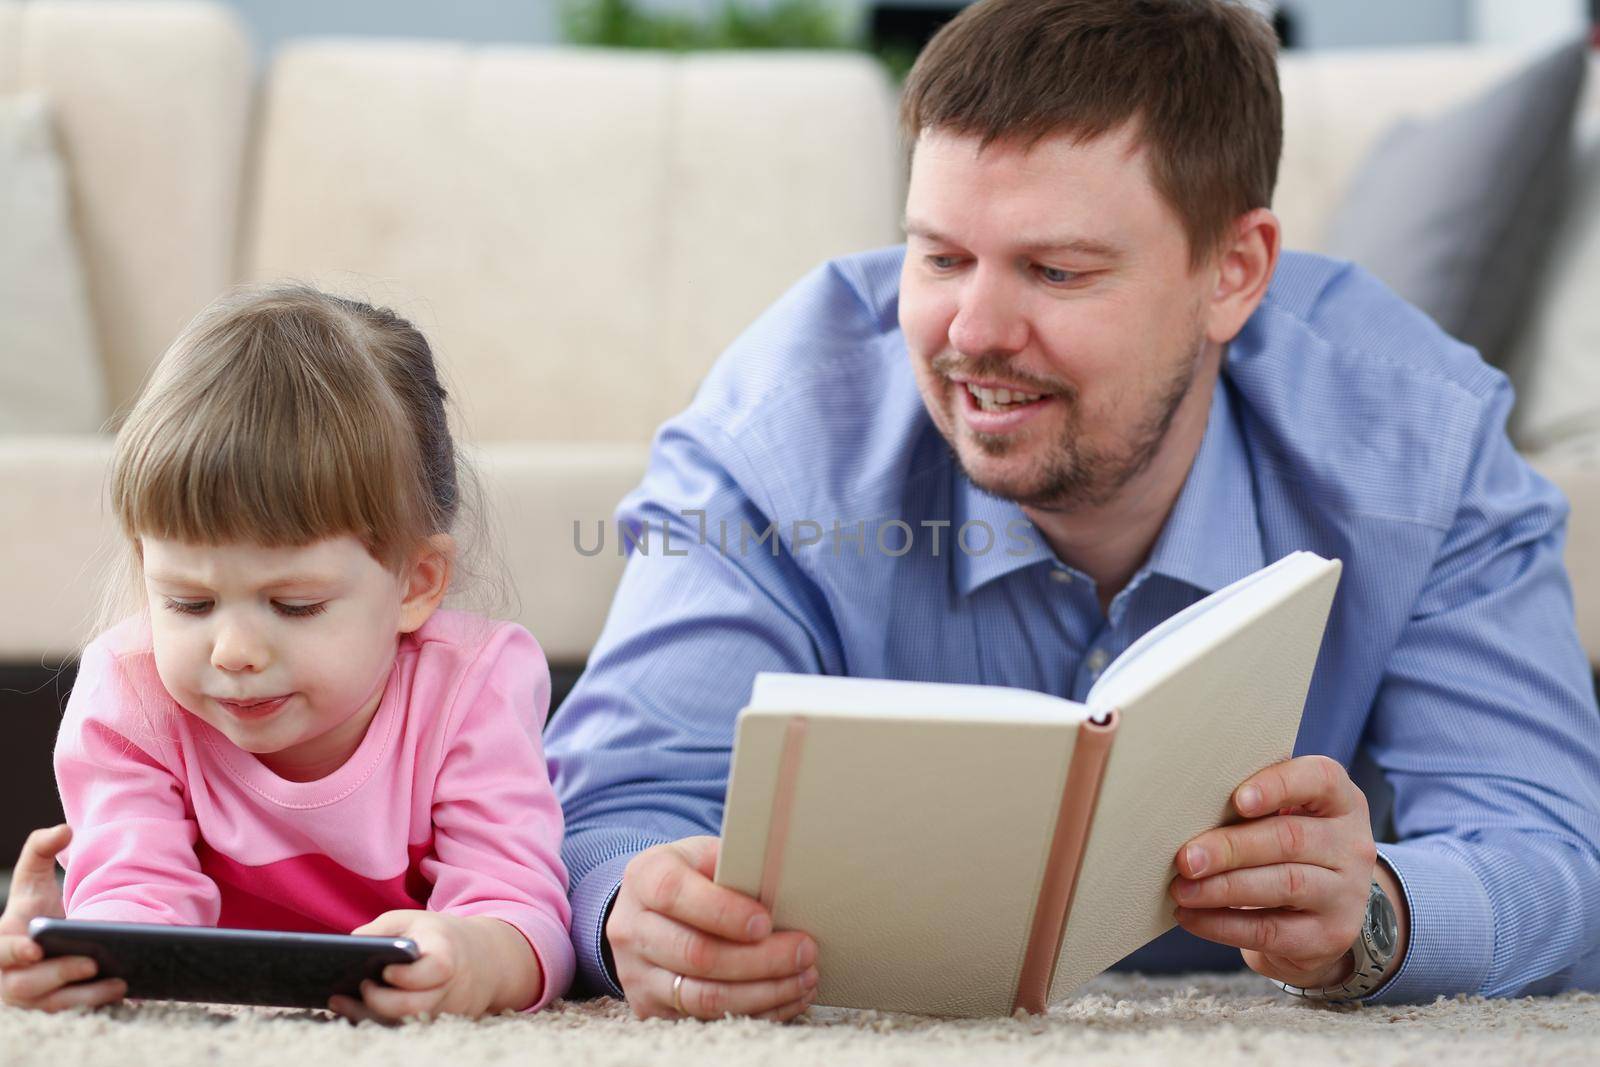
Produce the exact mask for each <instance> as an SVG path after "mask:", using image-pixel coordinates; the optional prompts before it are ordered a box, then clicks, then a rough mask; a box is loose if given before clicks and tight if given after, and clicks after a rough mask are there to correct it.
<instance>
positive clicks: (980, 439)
mask: <svg viewBox="0 0 1600 1067" xmlns="http://www.w3.org/2000/svg"><path fill="white" fill-rule="evenodd" d="M906 232H907V241H908V247H907V253H906V259H905V267H904V269H903V271H902V274H901V281H900V326H901V329H902V330H903V332H904V334H905V338H906V344H907V347H908V348H909V349H910V353H911V361H912V366H913V368H914V369H915V372H916V376H917V384H918V388H919V389H920V390H921V392H922V398H923V401H924V403H926V404H927V407H928V412H929V414H930V415H931V416H932V417H933V421H934V423H935V425H937V426H938V428H939V431H940V432H941V433H942V434H943V435H944V437H945V439H946V440H948V441H949V442H950V445H951V447H952V448H953V449H954V451H955V454H956V458H957V459H958V460H959V462H960V463H961V465H962V467H963V469H965V471H966V473H967V475H968V477H969V478H971V480H972V481H973V483H974V484H976V485H977V486H978V487H979V488H981V489H984V490H986V491H988V492H990V493H993V494H995V495H997V496H1001V497H1006V498H1008V499H1012V500H1016V501H1017V502H1019V503H1021V504H1024V505H1028V506H1033V507H1038V508H1045V509H1061V510H1071V509H1074V508H1078V507H1083V506H1098V505H1101V504H1105V503H1107V502H1108V501H1111V500H1113V499H1115V498H1116V496H1117V494H1118V492H1119V491H1120V490H1121V489H1122V488H1123V487H1124V486H1126V485H1127V484H1128V483H1129V482H1130V481H1131V480H1133V479H1134V478H1135V477H1136V476H1137V475H1138V474H1139V472H1140V471H1142V470H1143V469H1145V467H1146V466H1147V465H1148V464H1149V462H1150V460H1151V459H1152V457H1154V455H1155V454H1156V452H1157V451H1158V450H1159V447H1160V445H1161V442H1162V440H1163V438H1164V436H1165V434H1166V431H1167V428H1168V426H1169V425H1170V423H1171V420H1172V417H1173V414H1174V413H1175V412H1176V410H1177V408H1178V405H1179V403H1180V402H1181V401H1182V400H1183V398H1184V396H1185V395H1187V393H1188V391H1189V389H1190V386H1191V384H1192V383H1193V382H1194V380H1195V370H1196V366H1197V364H1198V361H1199V358H1200V355H1201V353H1202V350H1203V348H1204V345H1205V340H1206V338H1205V322H1204V318H1203V313H1204V308H1205V306H1206V294H1207V291H1208V288H1209V286H1210V285H1211V284H1213V283H1212V281H1211V280H1210V272H1208V271H1197V272H1191V271H1190V269H1189V245H1188V241H1187V238H1186V236H1185V233H1184V230H1183V227H1182V224H1181V223H1180V221H1179V219H1178V216H1177V215H1176V213H1175V212H1174V211H1173V210H1172V208H1171V207H1169V206H1168V205H1167V204H1166V202H1165V201H1163V200H1162V199H1161V198H1160V196H1159V195H1158V194H1157V192H1156V190H1155V187H1154V186H1153V185H1152V184H1151V181H1150V175H1149V172H1148V167H1147V164H1146V160H1145V153H1144V151H1143V150H1142V149H1141V148H1139V147H1138V146H1137V144H1136V142H1135V140H1134V139H1133V137H1132V134H1131V129H1130V128H1129V127H1124V128H1123V129H1121V130H1118V131H1113V132H1111V133H1108V134H1106V135H1104V136H1101V137H1099V138H1097V139H1095V140H1093V141H1089V142H1086V143H1084V144H1074V143H1073V142H1072V141H1071V140H1070V139H1069V138H1067V137H1065V136H1060V135H1055V136H1051V137H1048V138H1046V139H1044V140H1042V141H1039V142H1038V143H1037V144H1035V145H1033V146H1032V147H1031V148H1028V149H1024V148H1022V147H1020V146H1018V145H1016V144H1012V143H1006V142H996V143H993V144H991V145H989V146H988V147H987V148H985V149H984V150H983V151H982V152H981V153H980V152H979V151H978V139H977V138H976V137H969V136H963V135H958V134H954V133H941V132H938V131H927V132H924V134H923V136H922V137H921V138H919V140H918V142H917V146H916V152H915V155H914V158H913V163H912V170H911V185H910V190H909V193H908V194H907V197H906Z"/></svg>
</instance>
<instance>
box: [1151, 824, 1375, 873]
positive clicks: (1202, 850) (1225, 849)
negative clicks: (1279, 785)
mask: <svg viewBox="0 0 1600 1067" xmlns="http://www.w3.org/2000/svg"><path fill="white" fill-rule="evenodd" d="M1339 826H1340V824H1339V823H1338V822H1336V821H1335V820H1333V819H1320V818H1317V817H1316V816H1312V815H1269V816H1267V817H1266V818H1264V819H1253V820H1251V821H1250V822H1246V823H1238V824H1236V825H1234V826H1224V827H1220V828H1219V829H1216V830H1207V831H1206V832H1205V833H1203V834H1201V835H1200V836H1199V837H1196V838H1194V839H1193V840H1192V841H1190V842H1189V843H1188V844H1187V845H1185V846H1184V847H1183V848H1181V849H1179V850H1178V857H1177V860H1176V864H1177V867H1178V873H1179V874H1181V875H1183V876H1184V877H1185V878H1191V879H1198V878H1202V877H1205V876H1207V875H1215V874H1220V873H1221V872H1223V871H1231V870H1237V869H1239V868H1241V867H1263V866H1266V865H1268V864H1273V863H1310V864H1315V865H1316V866H1318V867H1325V868H1327V869H1329V870H1338V869H1339V861H1340V860H1342V859H1344V858H1345V853H1346V851H1347V850H1345V849H1340V848H1338V847H1337V841H1336V839H1335V834H1336V833H1337V831H1338V829H1339Z"/></svg>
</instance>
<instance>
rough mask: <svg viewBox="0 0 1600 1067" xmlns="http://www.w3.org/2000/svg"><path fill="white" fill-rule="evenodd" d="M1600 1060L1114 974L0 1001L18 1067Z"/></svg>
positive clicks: (1588, 1014) (1519, 1021) (1437, 1065)
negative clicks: (923, 1007)
mask: <svg viewBox="0 0 1600 1067" xmlns="http://www.w3.org/2000/svg"><path fill="white" fill-rule="evenodd" d="M1585 1062H1587V1063H1600V996H1596V995H1595V994H1590V993H1575V994H1567V995H1564V996H1560V997H1553V998H1526V999H1522V1000H1499V1001H1489V1000H1482V999H1476V998H1466V997H1459V998H1456V999H1453V1000H1445V999H1442V998H1441V999H1439V1000H1437V1001H1435V1002H1434V1003H1432V1004H1427V1005H1419V1006H1414V1007H1398V1008H1340V1009H1330V1008H1325V1007H1319V1006H1314V1005H1309V1004H1305V1003H1301V1002H1298V1001H1292V1000H1289V999H1288V998H1286V997H1284V996H1283V995H1281V994H1279V993H1278V992H1277V991H1276V990H1275V989H1273V988H1272V987H1270V986H1268V985H1267V984H1266V983H1265V982H1264V981H1263V980H1261V979H1260V978H1257V977H1255V976H1253V975H1249V974H1239V975H1191V976H1187V977H1181V978H1140V977H1137V976H1121V975H1108V976H1104V977H1102V978H1100V979H1097V980H1096V981H1095V982H1093V983H1091V984H1090V985H1089V986H1088V987H1087V988H1086V990H1085V991H1084V993H1083V994H1082V995H1080V996H1079V997H1077V998H1075V999H1073V1000H1071V1001H1068V1002H1066V1003H1064V1004H1061V1005H1059V1006H1057V1007H1056V1008H1054V1009H1052V1010H1051V1011H1050V1012H1049V1013H1048V1014H1047V1015H1044V1016H1039V1017H1034V1018H1027V1019H1024V1018H1015V1019H994V1020H983V1021H940V1020H936V1019H927V1018H918V1017H912V1016H904V1015H888V1014H880V1013H877V1012H860V1011H843V1010H831V1009H824V1008H813V1009H812V1010H811V1012H810V1013H809V1014H808V1015H806V1016H803V1017H802V1018H801V1019H800V1020H799V1021H797V1022H796V1023H794V1024H792V1025H789V1026H776V1025H771V1024H767V1023H756V1022H750V1021H748V1020H734V1019H727V1020H723V1021H721V1022H713V1023H701V1022H692V1021H691V1022H666V1021H662V1020H652V1021H649V1022H640V1021H638V1020H636V1019H634V1018H632V1016H631V1015H630V1014H629V1013H628V1010H627V1008H626V1006H625V1005H623V1004H620V1003H618V1002H617V1001H614V1000H595V1001H576V1002H571V1003H558V1004H557V1005H556V1006H555V1007H553V1008H552V1009H550V1010H548V1011H545V1012H542V1013H540V1014H538V1015H535V1016H530V1017H520V1016H500V1017H496V1018H492V1019H485V1020H481V1021H478V1022H466V1021H464V1020H460V1019H442V1020H438V1021H432V1022H419V1023H408V1024H407V1025H405V1026H402V1027H398V1028H393V1029H389V1028H383V1027H379V1026H375V1025H373V1024H371V1023H363V1024H362V1025H360V1026H351V1025H349V1024H348V1023H345V1022H343V1021H342V1020H338V1019H335V1018H333V1017H332V1016H328V1015H325V1014H322V1013H318V1012H282V1011H267V1010H261V1009H250V1008H219V1007H210V1006H199V1005H169V1004H153V1003H151V1004H127V1005H121V1006H119V1007H116V1008H112V1009H109V1010H105V1011H101V1012H96V1013H93V1014H67V1015H57V1016H49V1015H40V1014H35V1013H31V1012H23V1011H18V1010H15V1009H10V1008H0V1064H4V1065H5V1067H13V1065H14V1067H27V1065H33V1064H38V1065H41V1067H92V1065H95V1064H102V1063H104V1064H117V1065H119V1067H122V1065H126V1067H187V1065H189V1064H206V1065H216V1064H222V1065H228V1067H232V1065H235V1064H238V1065H244V1067H251V1065H260V1067H311V1065H319V1064H338V1065H340V1067H366V1065H371V1067H411V1065H413V1064H417V1065H420V1064H435V1063H437V1064H450V1065H459V1064H475V1063H493V1064H508V1065H510V1064H523V1063H527V1064H540V1065H550V1067H567V1065H571V1067H612V1065H615V1067H624V1065H629V1067H632V1065H643V1064H674V1065H683V1067H688V1065H694V1067H701V1065H705V1067H718V1065H725V1064H741V1065H742V1064H762V1065H767V1064H775V1065H790V1064H794V1065H800V1064H807V1065H809V1064H818V1065H823V1064H825V1065H829V1067H832V1065H835V1064H841V1065H843V1064H871V1065H874V1067H891V1065H899V1064H935V1065H939V1064H952V1065H954V1064H962V1065H965V1064H973V1063H981V1064H1043V1063H1061V1064H1071V1065H1073V1067H1089V1065H1099V1064H1152V1065H1155V1064H1160V1065H1166V1064H1174V1063H1178V1064H1182V1063H1198V1064H1209V1063H1219V1064H1273V1065H1283V1064H1289V1065H1292V1067H1314V1065H1318V1064H1329V1065H1338V1067H1352V1065H1361V1067H1372V1065H1381V1064H1422V1065H1427V1067H1446V1065H1448V1067H1456V1065H1469V1064H1515V1065H1516V1067H1531V1065H1533V1064H1543V1063H1552V1064H1576V1063H1585Z"/></svg>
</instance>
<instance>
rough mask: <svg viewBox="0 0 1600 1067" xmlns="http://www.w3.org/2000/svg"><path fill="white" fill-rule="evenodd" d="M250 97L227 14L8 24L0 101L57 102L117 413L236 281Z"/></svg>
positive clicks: (243, 55)
mask: <svg viewBox="0 0 1600 1067" xmlns="http://www.w3.org/2000/svg"><path fill="white" fill-rule="evenodd" d="M7 6H11V5H7ZM251 82H252V70H251V59H250V46H249V43H248V41H247V40H246V38H245V36H244V33H243V31H242V29H241V28H240V25H239V22H238V20H237V18H236V17H235V16H233V15H232V14H231V12H230V10H229V7H228V6H227V5H223V4H217V3H202V2H195V0H100V2H91V0H81V2H79V0H75V2H71V3H45V2H38V0H30V2H29V3H25V4H21V5H15V6H14V9H13V10H12V11H9V12H3V13H0V85H3V86H4V87H5V88H4V89H3V90H0V91H6V92H11V91H32V92H39V93H43V94H44V96H45V98H46V99H48V100H49V101H50V110H51V115H52V119H53V121H54V124H55V131H56V134H57V136H58V139H59V144H60V145H61V153H62V159H63V160H64V161H65V163H66V167H67V172H68V184H69V185H70V187H71V189H72V198H73V211H74V223H75V225H76V231H77V234H78V242H79V246H80V248H81V249H82V251H83V269H84V275H85V278H86V279H87V283H88V294H89V302H90V307H91V309H92V314H93V321H94V325H95V330H96V339H97V342H98V344H99V348H100V352H101V354H102V356H103V357H104V365H105V375H106V384H107V387H108V392H109V400H110V404H111V406H112V408H113V410H116V409H117V408H120V407H121V406H122V405H124V404H127V403H128V402H129V401H131V400H132V399H133V397H134V395H135V394H136V393H137V392H138V389H139V386H140V384H141V383H142V382H143V381H144V378H145V375H146V374H147V373H148V372H149V370H150V366H151V364H153V363H154V362H155V360H156V358H157V357H159V356H160V355H161V353H162V351H163V350H164V349H165V348H166V346H167V344H168V343H169V342H171V340H172V338H173V337H174V335H176V334H177V332H178V331H179V330H180V329H181V328H182V327H183V324H184V323H185V322H187V321H188V320H189V319H190V318H191V317H193V315H194V314H195V313H196V312H197V311H199V310H200V309H201V308H202V307H204V306H205V305H206V304H208V303H210V302H211V300H212V299H213V298H214V297H215V296H216V295H217V293H218V292H219V291H221V290H222V289H224V288H226V287H227V286H228V285H229V284H230V283H231V282H232V281H233V280H234V273H233V272H234V258H233V257H234V251H235V249H234V246H235V231H236V229H237V218H238V214H239V188H240V184H241V180H242V176H243V170H244V146H245V139H246V136H247V134H248V131H249V128H250V122H249V120H250V91H251Z"/></svg>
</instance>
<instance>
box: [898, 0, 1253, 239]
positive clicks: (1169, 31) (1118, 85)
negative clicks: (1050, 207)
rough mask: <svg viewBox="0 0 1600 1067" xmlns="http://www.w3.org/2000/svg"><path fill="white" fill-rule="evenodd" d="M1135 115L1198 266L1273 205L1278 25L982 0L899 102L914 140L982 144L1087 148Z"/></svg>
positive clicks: (1133, 8)
mask: <svg viewBox="0 0 1600 1067" xmlns="http://www.w3.org/2000/svg"><path fill="white" fill-rule="evenodd" d="M1129 121H1135V122H1137V123H1138V131H1139V138H1140V140H1141V142H1142V143H1143V144H1144V145H1145V146H1146V148H1147V150H1148V151H1149V157H1150V171H1151V178H1152V180H1153V182H1154V184H1155V187H1156V190H1157V192H1159V193H1160V194H1161V196H1162V197H1163V198H1165V199H1166V201H1167V202H1168V203H1169V204H1171V205H1172V207H1173V209H1174V210H1175V211H1176V212H1177V214H1178V217H1179V218H1180V219H1182V220H1183V226H1184V230H1185V233H1186V234H1187V236H1188V239H1189V252H1190V262H1191V265H1192V266H1194V267H1198V266H1200V265H1201V264H1203V263H1204V262H1205V261H1206V260H1207V259H1208V258H1209V257H1210V255H1211V254H1212V252H1213V251H1215V250H1216V248H1217V247H1218V246H1219V245H1220V244H1221V242H1222V240H1223V238H1224V236H1225V235H1226V234H1227V232H1228V229H1229V227H1230V225H1231V223H1232V222H1233V220H1234V219H1236V218H1238V217H1239V216H1240V215H1242V214H1244V213H1245V212H1246V211H1249V210H1251V209H1252V208H1257V207H1267V206H1269V205H1270V204H1271V203H1272V189H1273V186H1274V185H1275V184H1276V183H1277V180H1278V157H1279V154H1280V152H1281V150H1282V146H1283V103H1282V99H1281V97H1280V96H1279V94H1278V68H1277V39H1276V38H1275V36H1274V35H1273V32H1272V28H1271V27H1270V26H1269V25H1268V24H1267V22H1266V20H1265V19H1263V18H1262V17H1261V16H1260V15H1258V14H1256V13H1255V12H1254V11H1252V10H1250V9H1248V8H1246V7H1245V6H1243V5H1242V4H1240V3H1238V2H1236V0H980V2H979V3H976V4H974V5H972V6H971V7H969V8H967V9H966V10H965V11H963V12H962V13H961V14H960V15H957V16H956V17H955V19H953V20H952V21H951V22H950V23H949V24H948V25H946V26H945V27H944V29H942V30H940V31H939V33H938V35H937V36H935V37H934V38H933V40H932V41H930V42H929V43H928V46H927V47H926V48H925V49H923V51H922V55H921V56H919V57H918V59H917V63H916V66H915V67H913V68H912V70H911V74H910V76H909V77H908V78H907V79H906V85H905V93H904V96H903V98H902V100H901V105H900V122H901V127H902V129H903V131H904V133H905V136H906V139H907V142H908V143H910V144H913V145H914V144H915V143H916V139H917V137H918V136H919V135H920V134H921V133H922V132H923V131H924V130H929V129H934V130H941V131H948V132H952V133H957V134H962V135H966V136H976V137H978V138H979V139H980V144H981V145H983V146H988V145H989V144H991V143H992V142H994V141H997V140H1020V141H1021V142H1022V143H1023V144H1027V145H1031V144H1034V143H1036V142H1038V141H1039V140H1040V139H1042V138H1044V137H1047V136H1050V135H1052V134H1058V133H1066V134H1068V135H1070V136H1072V137H1074V138H1076V139H1077V140H1079V141H1088V140H1092V139H1094V138H1095V137H1098V136H1100V135H1101V134H1104V133H1107V132H1109V131H1111V130H1114V129H1117V128H1118V127H1120V126H1122V125H1123V124H1124V123H1126V122H1129Z"/></svg>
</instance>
